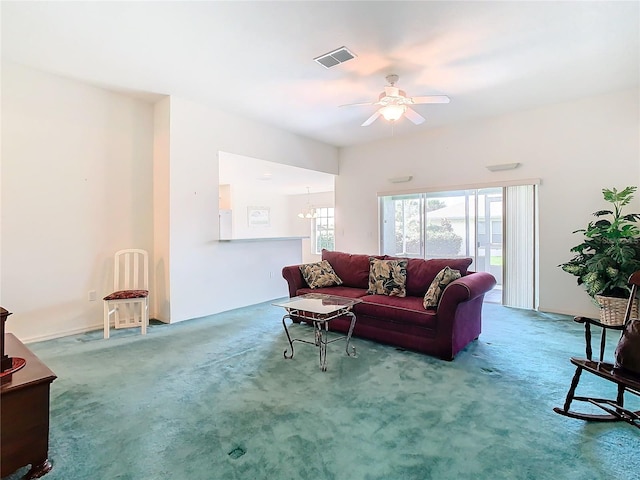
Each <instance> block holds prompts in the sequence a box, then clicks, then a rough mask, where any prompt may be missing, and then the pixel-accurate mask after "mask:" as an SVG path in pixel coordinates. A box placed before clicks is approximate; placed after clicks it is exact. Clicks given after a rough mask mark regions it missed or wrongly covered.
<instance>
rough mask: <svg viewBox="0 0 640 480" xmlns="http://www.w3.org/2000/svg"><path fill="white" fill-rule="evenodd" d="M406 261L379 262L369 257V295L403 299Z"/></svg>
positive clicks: (405, 291) (405, 293)
mask: <svg viewBox="0 0 640 480" xmlns="http://www.w3.org/2000/svg"><path fill="white" fill-rule="evenodd" d="M407 263H408V262H407V260H379V259H377V258H373V257H369V290H367V293H368V294H369V295H388V296H390V297H405V296H406V295H407V290H406V287H405V284H406V283H407Z"/></svg>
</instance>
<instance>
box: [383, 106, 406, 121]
mask: <svg viewBox="0 0 640 480" xmlns="http://www.w3.org/2000/svg"><path fill="white" fill-rule="evenodd" d="M406 110H407V107H406V105H387V106H386V107H382V108H381V109H380V113H381V114H382V116H383V117H384V118H385V120H387V121H389V122H395V121H396V120H398V119H399V118H400V117H401V116H402V115H403V114H404V112H405V111H406Z"/></svg>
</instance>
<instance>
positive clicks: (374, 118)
mask: <svg viewBox="0 0 640 480" xmlns="http://www.w3.org/2000/svg"><path fill="white" fill-rule="evenodd" d="M379 116H380V110H378V111H377V112H376V113H374V114H373V115H371V116H370V117H369V118H367V119H366V120H365V122H364V123H363V124H362V125H361V127H368V126H369V125H371V124H372V123H373V122H375V121H376V120H377V118H378V117H379Z"/></svg>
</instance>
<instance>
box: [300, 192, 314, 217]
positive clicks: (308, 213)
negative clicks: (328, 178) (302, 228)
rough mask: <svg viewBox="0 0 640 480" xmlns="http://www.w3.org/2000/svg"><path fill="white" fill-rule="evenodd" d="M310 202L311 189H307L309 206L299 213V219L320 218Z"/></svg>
mask: <svg viewBox="0 0 640 480" xmlns="http://www.w3.org/2000/svg"><path fill="white" fill-rule="evenodd" d="M309 200H310V193H309V187H307V206H306V207H305V208H304V210H302V211H301V212H300V213H298V218H316V217H317V216H318V213H317V212H316V210H315V208H313V207H312V206H311V202H310V201H309Z"/></svg>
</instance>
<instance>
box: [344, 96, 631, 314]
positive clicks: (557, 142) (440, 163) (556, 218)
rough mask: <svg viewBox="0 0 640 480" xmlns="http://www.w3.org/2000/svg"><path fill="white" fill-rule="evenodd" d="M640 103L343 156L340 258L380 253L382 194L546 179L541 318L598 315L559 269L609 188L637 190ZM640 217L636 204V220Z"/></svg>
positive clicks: (580, 105)
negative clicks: (405, 178) (500, 167)
mask: <svg viewBox="0 0 640 480" xmlns="http://www.w3.org/2000/svg"><path fill="white" fill-rule="evenodd" d="M639 101H640V98H639V94H638V91H637V90H627V91H622V92H616V93H611V94H607V95H602V96H598V97H593V98H587V99H583V100H580V101H575V102H570V103H563V104H558V105H554V106H548V107H543V108H538V109H535V110H530V111H525V112H520V113H516V114H511V115H505V116H501V117H496V118H492V119H489V120H485V121H477V122H470V123H467V124H464V125H458V126H454V127H449V128H442V129H434V130H432V131H430V132H428V133H426V134H421V135H416V136H411V137H396V138H393V139H391V140H388V141H381V142H376V143H371V144H367V145H362V146H355V147H348V148H343V149H341V151H340V175H339V176H337V177H336V193H335V197H336V224H337V238H336V248H337V249H338V250H343V251H348V252H363V253H372V252H377V251H378V218H377V204H376V194H377V192H381V191H390V190H400V189H403V188H404V189H415V188H440V187H442V188H445V187H449V186H458V185H469V184H484V183H491V182H494V181H502V180H512V179H525V178H540V179H542V184H541V185H540V189H539V193H540V195H539V205H540V231H539V236H540V252H539V253H540V258H539V262H540V292H539V298H540V309H541V310H543V311H549V312H561V313H568V314H588V315H596V314H597V310H596V309H595V307H594V306H593V305H592V304H591V302H590V300H589V297H588V296H587V295H586V293H584V291H583V290H582V289H581V288H580V287H578V286H577V285H576V282H575V277H573V276H571V275H569V274H567V273H565V272H563V271H562V270H561V269H560V268H558V267H557V265H558V264H560V263H562V262H565V261H567V260H568V259H570V258H571V256H572V255H571V253H570V252H569V249H570V248H571V247H572V246H574V245H576V244H577V243H579V239H580V238H579V237H578V236H577V235H572V233H571V232H572V231H574V230H576V229H579V228H583V227H584V226H585V225H586V224H587V222H588V221H589V220H590V219H591V218H593V217H591V213H592V212H594V211H596V210H599V209H602V208H604V207H605V206H606V204H605V203H604V201H603V199H602V195H601V190H602V189H603V188H610V187H618V188H623V187H625V186H627V185H638V180H639V179H640V164H639V158H640V114H639V108H638V105H639ZM512 162H520V163H522V165H521V166H520V167H519V168H518V169H516V170H511V171H504V172H496V173H491V172H489V171H488V170H487V169H486V168H485V167H486V166H487V165H493V164H500V163H512ZM402 175H413V176H414V178H413V180H412V181H411V182H409V183H406V184H402V186H398V185H393V184H391V183H389V182H388V180H387V179H388V178H390V177H396V176H402ZM638 211H640V199H638V198H636V199H635V202H634V204H633V205H632V206H630V210H629V212H638Z"/></svg>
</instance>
